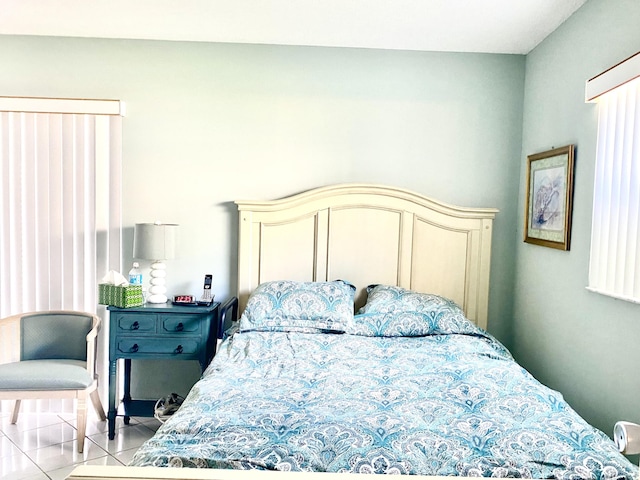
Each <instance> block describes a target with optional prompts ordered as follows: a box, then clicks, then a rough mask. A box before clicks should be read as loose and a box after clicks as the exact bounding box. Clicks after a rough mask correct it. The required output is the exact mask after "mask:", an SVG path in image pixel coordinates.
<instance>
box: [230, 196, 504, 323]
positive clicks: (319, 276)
mask: <svg viewBox="0 0 640 480" xmlns="http://www.w3.org/2000/svg"><path fill="white" fill-rule="evenodd" d="M236 204H237V205H238V211H239V222H240V232H239V246H238V298H239V302H240V311H242V310H243V309H244V306H245V305H246V302H247V298H248V296H249V293H250V292H251V291H252V290H253V289H254V288H255V287H256V286H258V285H259V284H260V283H262V282H266V281H270V280H299V281H326V280H336V279H343V280H348V281H349V282H351V283H353V284H354V285H356V287H357V288H358V294H357V296H356V306H357V307H359V306H360V305H361V304H362V303H364V300H365V291H364V289H365V287H366V286H367V285H370V284H374V283H383V284H387V285H399V286H401V287H405V288H408V289H411V290H415V291H419V292H428V293H436V294H439V295H442V296H445V297H447V298H450V299H451V300H453V301H455V302H456V303H457V304H458V305H460V306H461V307H462V308H463V309H464V311H465V313H466V315H467V317H468V318H469V319H471V320H472V321H474V322H476V324H477V325H478V326H480V327H482V328H486V326H487V308H488V297H489V269H490V260H491V227H492V222H493V218H494V216H495V214H496V212H497V210H496V209H493V208H461V207H454V206H451V205H446V204H444V203H441V202H437V201H435V200H432V199H429V198H427V197H424V196H422V195H419V194H417V193H414V192H410V191H408V190H403V189H399V188H393V187H385V186H380V185H365V184H344V185H335V186H328V187H321V188H317V189H314V190H310V191H307V192H303V193H300V194H297V195H293V196H291V197H287V198H283V199H280V200H272V201H236Z"/></svg>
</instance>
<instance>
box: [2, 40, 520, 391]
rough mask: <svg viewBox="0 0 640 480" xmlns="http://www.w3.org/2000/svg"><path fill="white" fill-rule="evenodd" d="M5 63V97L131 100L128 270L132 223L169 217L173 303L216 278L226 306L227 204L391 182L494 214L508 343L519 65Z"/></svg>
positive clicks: (100, 48) (118, 47)
mask: <svg viewBox="0 0 640 480" xmlns="http://www.w3.org/2000/svg"><path fill="white" fill-rule="evenodd" d="M0 65H2V68H0V95H13V96H45V97H80V98H110V99H119V100H123V101H124V102H125V103H126V106H127V116H126V118H125V119H124V139H123V142H124V145H123V156H124V161H123V177H124V185H123V205H124V226H125V228H126V230H125V235H124V247H125V258H124V263H125V266H124V270H125V271H126V270H128V268H129V264H130V262H131V253H132V227H133V225H134V224H135V223H136V222H148V221H155V220H162V221H165V222H175V223H179V224H180V228H181V241H180V247H179V258H178V259H176V260H174V261H171V262H169V263H168V282H169V287H170V292H169V293H170V294H177V293H191V294H199V293H200V292H201V288H202V278H203V276H204V274H205V273H212V274H213V276H214V292H215V293H216V294H217V295H218V296H219V297H220V298H226V297H227V296H228V295H229V294H233V293H235V288H236V276H235V269H236V250H235V244H236V241H237V215H236V214H235V208H234V205H233V204H232V202H233V200H235V199H272V198H278V197H283V196H286V195H290V194H293V193H296V192H299V191H302V190H306V189H309V188H313V187H318V186H322V185H327V184H333V183H342V182H371V183H382V184H389V185H395V186H399V187H403V188H408V189H411V190H415V191H418V192H420V193H423V194H426V195H429V196H432V197H434V198H437V199H440V200H443V201H445V202H448V203H452V204H459V205H468V206H478V207H497V208H499V209H500V213H499V214H498V216H497V219H496V222H495V229H494V255H493V259H492V281H491V298H490V318H489V328H490V330H491V331H492V332H493V333H495V334H496V335H497V336H498V337H499V338H500V339H501V340H503V341H505V342H506V343H508V341H509V335H510V326H511V315H510V314H511V311H512V301H513V278H514V265H515V262H514V258H515V248H516V246H515V242H514V235H515V231H516V229H517V226H516V220H517V201H516V200H515V199H516V198H517V196H518V175H519V172H520V165H519V163H518V159H519V157H520V149H521V131H522V130H521V126H522V103H523V94H524V93H523V92H524V72H525V68H524V67H525V59H524V57H523V56H517V55H483V54H451V53H420V52H402V51H380V50H365V49H339V48H310V47H278V46H257V45H232V44H204V43H186V42H152V41H121V40H99V39H71V38H38V37H13V36H5V37H2V36H0ZM57 287H58V286H55V285H53V286H52V288H57ZM167 370H168V369H166V368H165V369H164V370H163V371H162V373H161V374H162V376H163V377H164V376H167V375H170V373H167ZM172 370H173V369H171V371H172ZM175 376H176V377H181V374H180V373H178V374H176V375H175ZM103 378H105V377H103ZM167 384H168V385H169V386H167V387H163V388H162V390H161V391H160V392H157V393H155V394H152V395H151V397H152V398H153V396H156V395H164V394H166V393H168V392H169V391H172V390H174V391H176V390H177V391H179V392H182V390H180V389H179V388H175V389H174V385H175V384H174V383H172V381H169V380H167Z"/></svg>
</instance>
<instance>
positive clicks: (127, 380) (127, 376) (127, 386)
mask: <svg viewBox="0 0 640 480" xmlns="http://www.w3.org/2000/svg"><path fill="white" fill-rule="evenodd" d="M122 401H123V402H124V407H125V408H124V413H125V415H124V424H125V425H129V422H130V420H131V417H129V415H127V405H128V404H129V402H131V359H129V358H127V359H125V361H124V396H123V397H122Z"/></svg>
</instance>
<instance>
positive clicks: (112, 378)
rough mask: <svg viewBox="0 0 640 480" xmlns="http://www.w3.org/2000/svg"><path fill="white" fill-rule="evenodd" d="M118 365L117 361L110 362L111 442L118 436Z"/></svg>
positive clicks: (108, 415) (109, 416)
mask: <svg viewBox="0 0 640 480" xmlns="http://www.w3.org/2000/svg"><path fill="white" fill-rule="evenodd" d="M116 364H117V361H116V360H113V361H111V362H109V412H108V414H107V417H108V421H109V440H113V439H114V437H115V436H116Z"/></svg>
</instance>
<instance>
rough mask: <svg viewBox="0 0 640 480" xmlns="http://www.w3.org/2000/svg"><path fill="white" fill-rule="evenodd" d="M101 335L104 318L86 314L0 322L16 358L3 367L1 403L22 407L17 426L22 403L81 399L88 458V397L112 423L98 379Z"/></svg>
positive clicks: (22, 316)
mask: <svg viewBox="0 0 640 480" xmlns="http://www.w3.org/2000/svg"><path fill="white" fill-rule="evenodd" d="M99 329H100V318H99V317H98V316H96V315H93V314H91V313H83V312H72V311H51V312H33V313H23V314H19V315H14V316H11V317H7V318H4V319H1V320H0V337H3V338H1V339H0V342H1V343H2V344H4V346H5V351H6V349H11V350H13V353H14V354H13V355H12V356H13V358H9V359H8V360H7V359H6V358H4V359H3V361H5V362H7V361H8V363H2V364H0V400H15V401H16V403H15V407H14V409H13V415H12V416H11V423H16V422H17V421H18V413H19V412H20V401H21V400H24V399H54V398H75V399H76V400H77V402H76V403H77V405H76V410H77V417H78V422H77V429H78V452H80V453H82V450H83V448H84V438H85V432H86V426H87V398H88V397H89V398H91V401H92V403H93V406H94V408H95V409H96V412H97V414H98V416H99V417H100V420H106V416H105V414H104V409H103V408H102V403H101V402H100V397H99V396H98V391H97V386H98V381H97V375H96V373H95V372H96V370H95V365H96V339H97V335H98V330H99ZM5 357H6V355H5Z"/></svg>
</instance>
